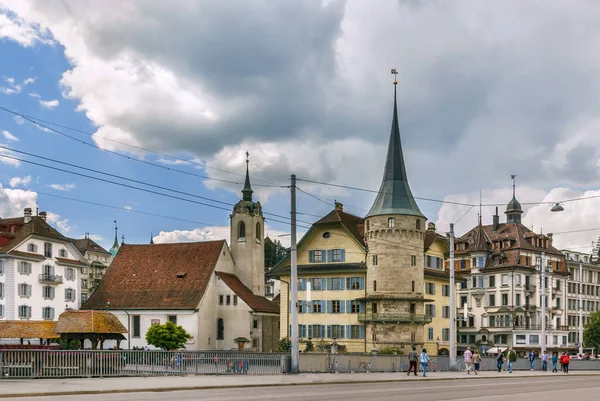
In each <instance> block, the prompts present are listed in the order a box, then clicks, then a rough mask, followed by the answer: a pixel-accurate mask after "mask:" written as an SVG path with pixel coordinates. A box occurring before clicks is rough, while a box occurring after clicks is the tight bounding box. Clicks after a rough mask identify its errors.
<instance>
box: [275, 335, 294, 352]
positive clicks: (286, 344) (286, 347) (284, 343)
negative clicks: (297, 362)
mask: <svg viewBox="0 0 600 401" xmlns="http://www.w3.org/2000/svg"><path fill="white" fill-rule="evenodd" d="M278 345H279V346H278V348H277V350H278V351H279V352H292V342H291V341H290V339H289V338H287V337H286V338H282V339H281V340H279V343H278Z"/></svg>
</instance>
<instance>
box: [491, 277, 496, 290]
mask: <svg viewBox="0 0 600 401" xmlns="http://www.w3.org/2000/svg"><path fill="white" fill-rule="evenodd" d="M495 286H496V276H490V288H494V287H495Z"/></svg>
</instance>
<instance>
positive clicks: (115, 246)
mask: <svg viewBox="0 0 600 401" xmlns="http://www.w3.org/2000/svg"><path fill="white" fill-rule="evenodd" d="M117 233H118V227H117V220H115V242H114V243H113V246H112V248H110V249H109V250H108V252H110V254H111V255H112V256H113V258H114V257H115V256H117V252H119V236H118V234H117Z"/></svg>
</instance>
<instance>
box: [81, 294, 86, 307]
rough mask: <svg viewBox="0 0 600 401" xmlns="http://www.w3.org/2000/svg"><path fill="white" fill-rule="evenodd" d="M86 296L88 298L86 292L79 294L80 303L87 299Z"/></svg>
mask: <svg viewBox="0 0 600 401" xmlns="http://www.w3.org/2000/svg"><path fill="white" fill-rule="evenodd" d="M87 298H88V294H86V293H83V294H81V303H82V304H83V303H85V301H87Z"/></svg>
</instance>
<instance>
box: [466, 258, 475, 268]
mask: <svg viewBox="0 0 600 401" xmlns="http://www.w3.org/2000/svg"><path fill="white" fill-rule="evenodd" d="M473 267H475V266H473ZM470 268H471V259H467V269H470Z"/></svg>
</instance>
